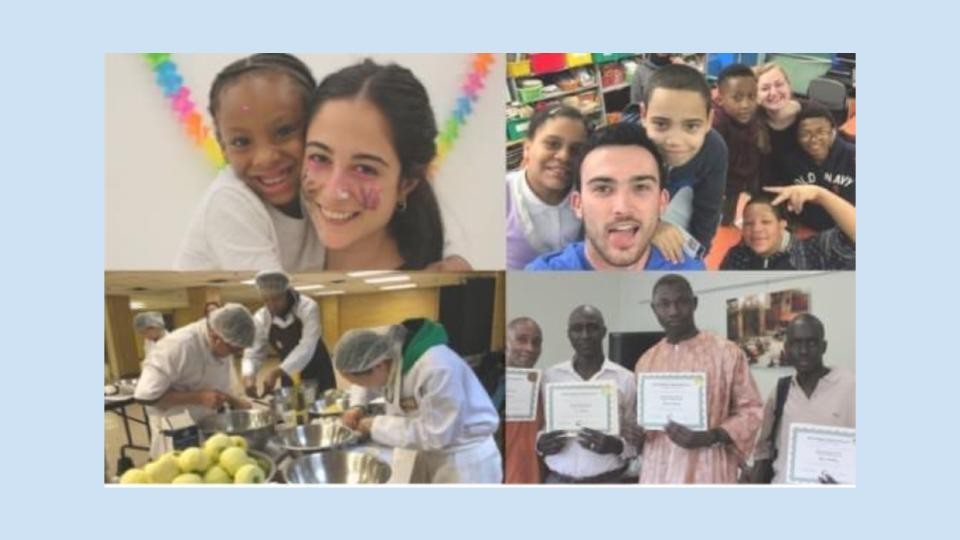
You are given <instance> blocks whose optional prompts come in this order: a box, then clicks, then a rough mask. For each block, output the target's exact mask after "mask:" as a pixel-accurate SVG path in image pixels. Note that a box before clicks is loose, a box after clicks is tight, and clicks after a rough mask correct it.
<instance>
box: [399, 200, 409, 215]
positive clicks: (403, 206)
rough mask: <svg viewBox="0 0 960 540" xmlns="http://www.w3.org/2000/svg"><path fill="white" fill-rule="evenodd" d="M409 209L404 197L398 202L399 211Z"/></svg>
mask: <svg viewBox="0 0 960 540" xmlns="http://www.w3.org/2000/svg"><path fill="white" fill-rule="evenodd" d="M406 211H407V200H406V199H403V200H401V201H400V202H398V203H397V212H406Z"/></svg>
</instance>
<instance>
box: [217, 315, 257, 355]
mask: <svg viewBox="0 0 960 540" xmlns="http://www.w3.org/2000/svg"><path fill="white" fill-rule="evenodd" d="M209 320H210V328H212V329H213V331H214V332H216V333H217V334H219V335H220V337H222V338H223V340H224V341H226V342H227V343H229V344H230V345H233V346H234V347H243V348H246V347H249V346H250V345H252V344H253V334H254V332H255V331H256V330H255V326H254V323H253V317H252V316H251V315H250V312H249V311H247V308H245V307H243V306H241V305H240V304H227V305H225V306H223V307H221V308H217V309H215V310H213V311H212V312H211V313H210V319H209Z"/></svg>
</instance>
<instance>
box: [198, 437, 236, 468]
mask: <svg viewBox="0 0 960 540" xmlns="http://www.w3.org/2000/svg"><path fill="white" fill-rule="evenodd" d="M231 446H233V442H232V441H231V440H230V437H228V436H227V434H226V433H217V434H216V435H214V436H212V437H210V438H209V439H207V440H206V441H204V443H203V449H204V450H206V451H207V457H211V458H212V459H211V461H216V460H217V459H218V458H219V457H220V452H223V451H224V450H226V449H227V448H230V447H231ZM214 454H216V455H214Z"/></svg>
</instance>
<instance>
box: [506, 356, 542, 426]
mask: <svg viewBox="0 0 960 540" xmlns="http://www.w3.org/2000/svg"><path fill="white" fill-rule="evenodd" d="M511 371H514V372H521V373H536V374H537V383H536V385H535V386H534V390H533V400H532V401H531V402H530V411H529V413H528V414H527V416H507V407H506V405H504V407H503V417H504V418H506V419H507V421H508V422H534V421H536V419H537V401H538V400H539V398H540V383H541V382H543V370H541V369H530V368H514V367H508V368H507V371H506V373H509V372H511ZM504 377H506V375H504ZM503 386H504V388H503V392H504V398H506V392H507V388H506V386H507V379H506V378H504V381H503Z"/></svg>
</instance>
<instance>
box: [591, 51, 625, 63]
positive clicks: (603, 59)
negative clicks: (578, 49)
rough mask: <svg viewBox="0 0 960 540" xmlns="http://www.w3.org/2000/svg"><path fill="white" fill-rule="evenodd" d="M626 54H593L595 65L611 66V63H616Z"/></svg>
mask: <svg viewBox="0 0 960 540" xmlns="http://www.w3.org/2000/svg"><path fill="white" fill-rule="evenodd" d="M623 54H624V53H593V63H594V64H609V63H610V62H616V61H617V60H619V59H620V58H622V55H623Z"/></svg>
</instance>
